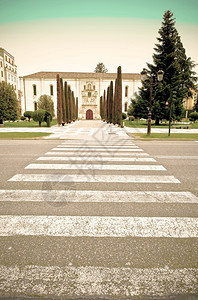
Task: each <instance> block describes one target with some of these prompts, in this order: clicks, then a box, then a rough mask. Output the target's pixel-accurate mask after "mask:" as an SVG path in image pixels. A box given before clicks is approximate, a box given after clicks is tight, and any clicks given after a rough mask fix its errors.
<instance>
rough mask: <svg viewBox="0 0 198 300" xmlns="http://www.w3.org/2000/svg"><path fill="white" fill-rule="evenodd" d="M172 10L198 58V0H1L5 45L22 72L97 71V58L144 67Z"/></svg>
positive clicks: (112, 65) (128, 68) (1, 43)
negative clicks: (168, 13) (166, 15)
mask: <svg viewBox="0 0 198 300" xmlns="http://www.w3.org/2000/svg"><path fill="white" fill-rule="evenodd" d="M168 9H170V10H171V11H172V12H173V14H174V17H175V18H176V28H177V30H178V32H179V35H180V36H181V40H182V42H183V45H184V47H185V49H186V53H187V55H188V56H190V57H191V58H192V60H194V61H195V62H196V63H198V50H197V49H198V38H197V36H198V17H197V11H198V0H188V1H187V0H163V1H162V0H141V1H138V0H136V1H135V0H122V1H118V0H97V1H96V0H0V12H1V17H0V47H2V48H4V49H6V50H7V51H8V52H10V53H11V54H12V55H14V56H15V60H16V64H17V66H18V74H19V75H20V76H21V75H26V74H30V73H34V72H38V71H56V72H57V71H66V72H72V71H73V72H78V71H79V72H93V71H94V68H95V66H96V64H97V63H98V62H103V63H104V64H105V66H106V67H107V69H108V70H109V72H116V69H117V66H119V65H121V66H122V70H123V72H131V73H133V72H141V70H142V69H143V67H145V66H146V62H152V54H153V52H154V51H153V48H154V46H155V43H156V42H157V41H156V37H157V36H159V35H158V30H159V28H160V27H161V22H162V17H163V14H164V11H166V10H168ZM196 71H197V72H198V67H196Z"/></svg>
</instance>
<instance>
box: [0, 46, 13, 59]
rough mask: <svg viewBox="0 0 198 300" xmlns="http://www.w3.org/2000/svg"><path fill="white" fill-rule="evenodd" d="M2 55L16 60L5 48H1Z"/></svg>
mask: <svg viewBox="0 0 198 300" xmlns="http://www.w3.org/2000/svg"><path fill="white" fill-rule="evenodd" d="M0 53H2V54H3V53H5V54H7V55H9V56H10V57H11V58H12V59H13V60H14V56H13V55H11V54H10V53H9V52H8V51H6V50H5V49H3V48H0Z"/></svg>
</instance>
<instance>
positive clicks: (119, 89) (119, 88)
mask: <svg viewBox="0 0 198 300" xmlns="http://www.w3.org/2000/svg"><path fill="white" fill-rule="evenodd" d="M121 122H122V71H121V67H118V71H117V124H118V125H121Z"/></svg>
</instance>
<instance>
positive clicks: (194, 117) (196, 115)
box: [189, 112, 198, 122]
mask: <svg viewBox="0 0 198 300" xmlns="http://www.w3.org/2000/svg"><path fill="white" fill-rule="evenodd" d="M189 117H190V120H191V121H194V122H196V120H198V112H192V113H191V114H190V115H189Z"/></svg>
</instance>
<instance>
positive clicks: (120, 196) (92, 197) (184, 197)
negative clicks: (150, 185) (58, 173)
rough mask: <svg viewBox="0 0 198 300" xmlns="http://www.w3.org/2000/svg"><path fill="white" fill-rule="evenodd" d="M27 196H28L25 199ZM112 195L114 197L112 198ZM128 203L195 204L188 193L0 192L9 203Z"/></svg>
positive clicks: (0, 196) (1, 199)
mask: <svg viewBox="0 0 198 300" xmlns="http://www.w3.org/2000/svg"><path fill="white" fill-rule="evenodd" d="M27 194H28V195H29V196H28V197H27ZM112 194H113V195H114V197H112ZM46 199H47V201H63V202H65V201H67V202H79V203H80V202H91V203H92V202H112V203H114V202H123V203H124V202H125V203H126V202H128V203H136V202H137V203H196V204H198V198H197V197H196V196H195V195H193V194H192V193H190V192H156V191H146V192H145V191H143V192H140V191H100V190H97V191H91V190H86V191H84V190H0V201H1V202H4V201H9V202H16V201H17V202H42V201H45V200H46Z"/></svg>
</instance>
